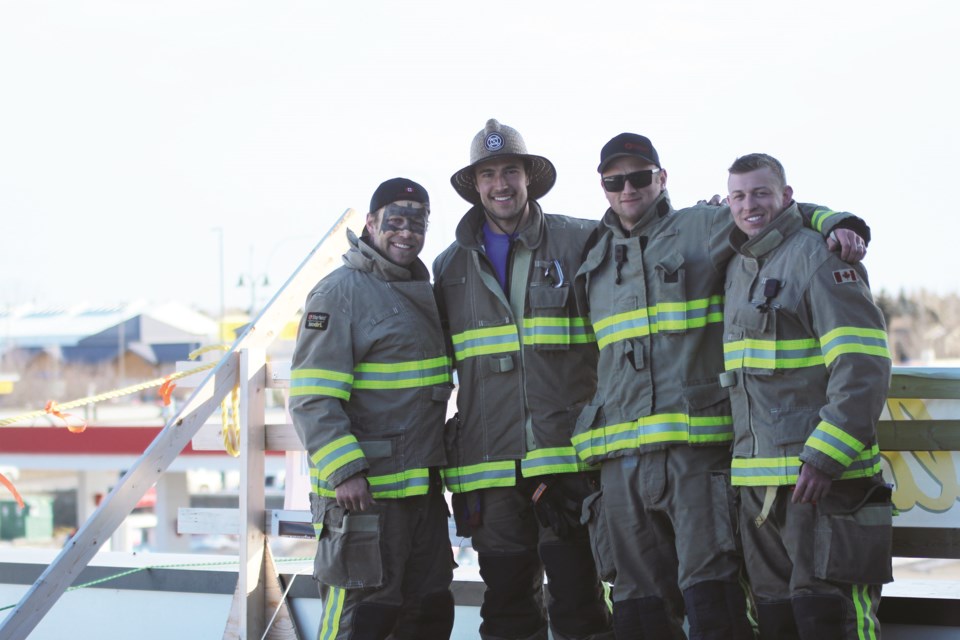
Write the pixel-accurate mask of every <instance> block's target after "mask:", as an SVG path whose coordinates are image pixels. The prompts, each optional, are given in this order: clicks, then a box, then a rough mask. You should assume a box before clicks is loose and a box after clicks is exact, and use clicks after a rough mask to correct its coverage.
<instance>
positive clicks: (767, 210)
mask: <svg viewBox="0 0 960 640" xmlns="http://www.w3.org/2000/svg"><path fill="white" fill-rule="evenodd" d="M727 189H728V190H729V192H730V195H728V196H727V201H728V203H729V204H730V213H731V214H732V215H733V222H734V224H736V225H737V228H738V229H740V231H743V232H744V233H745V234H747V237H748V238H752V237H753V236H755V235H757V234H758V233H760V231H762V230H763V228H764V227H766V226H767V225H768V224H770V223H771V222H773V219H774V218H776V217H777V216H778V215H780V214H781V213H782V212H783V210H784V209H786V208H787V206H789V205H790V203H791V202H792V201H793V189H791V188H790V187H789V186H785V185H781V184H780V180H779V179H778V178H777V175H776V174H775V173H774V172H773V171H772V170H771V169H770V168H769V167H763V168H762V169H757V170H756V171H751V172H749V173H731V174H730V177H729V178H728V179H727Z"/></svg>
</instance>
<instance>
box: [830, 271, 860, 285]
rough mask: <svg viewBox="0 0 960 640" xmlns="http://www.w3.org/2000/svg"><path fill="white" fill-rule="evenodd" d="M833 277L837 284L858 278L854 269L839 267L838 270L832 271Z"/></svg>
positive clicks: (854, 280)
mask: <svg viewBox="0 0 960 640" xmlns="http://www.w3.org/2000/svg"><path fill="white" fill-rule="evenodd" d="M833 279H834V281H835V282H836V283H837V284H845V283H847V282H856V281H857V280H859V278H858V277H857V272H856V270H855V269H841V270H840V271H834V272H833Z"/></svg>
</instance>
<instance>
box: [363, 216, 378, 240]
mask: <svg viewBox="0 0 960 640" xmlns="http://www.w3.org/2000/svg"><path fill="white" fill-rule="evenodd" d="M364 227H366V229H367V233H368V234H369V235H371V236H373V235H376V233H377V213H376V212H373V213H368V214H367V222H366V224H365V225H364Z"/></svg>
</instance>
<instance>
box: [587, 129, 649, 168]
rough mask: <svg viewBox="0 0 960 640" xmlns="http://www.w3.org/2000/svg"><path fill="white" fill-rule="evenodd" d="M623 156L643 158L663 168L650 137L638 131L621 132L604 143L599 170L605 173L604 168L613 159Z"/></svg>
mask: <svg viewBox="0 0 960 640" xmlns="http://www.w3.org/2000/svg"><path fill="white" fill-rule="evenodd" d="M623 156H634V157H637V158H641V159H643V160H646V161H647V162H649V163H650V164H653V165H656V166H657V167H658V168H662V167H660V156H659V155H657V150H656V149H654V148H653V143H652V142H650V138H648V137H646V136H641V135H639V134H636V133H621V134H620V135H618V136H615V137H613V138H611V139H610V142H608V143H607V144H605V145H603V149H601V150H600V165H599V166H598V167H597V171H598V172H600V173H603V170H604V168H605V167H606V166H607V165H608V164H609V163H610V161H611V160H614V159H616V158H621V157H623Z"/></svg>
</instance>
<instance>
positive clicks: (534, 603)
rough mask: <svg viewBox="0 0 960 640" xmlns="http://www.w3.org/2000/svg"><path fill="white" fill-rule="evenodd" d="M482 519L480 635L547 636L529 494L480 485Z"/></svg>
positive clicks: (512, 639) (510, 639) (476, 541)
mask: <svg viewBox="0 0 960 640" xmlns="http://www.w3.org/2000/svg"><path fill="white" fill-rule="evenodd" d="M480 499H481V507H480V509H481V524H480V525H479V526H478V527H477V528H476V529H475V530H474V532H473V548H474V549H476V551H477V557H478V560H479V564H480V576H481V577H482V578H483V581H484V583H485V585H486V591H485V592H484V594H483V604H482V605H481V606H480V617H481V619H482V623H481V625H480V637H481V638H483V639H484V640H488V639H489V640H500V639H504V640H519V639H526V638H539V637H541V636H542V637H543V638H544V639H545V638H546V634H547V620H546V610H545V608H544V602H543V567H542V565H541V563H540V557H539V555H538V553H537V544H538V540H539V527H538V524H537V519H536V517H535V515H534V513H533V509H532V506H531V503H530V501H529V500H527V499H525V498H524V497H523V496H521V495H520V493H519V492H518V491H517V490H516V489H515V488H513V487H504V488H494V489H481V490H480Z"/></svg>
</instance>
